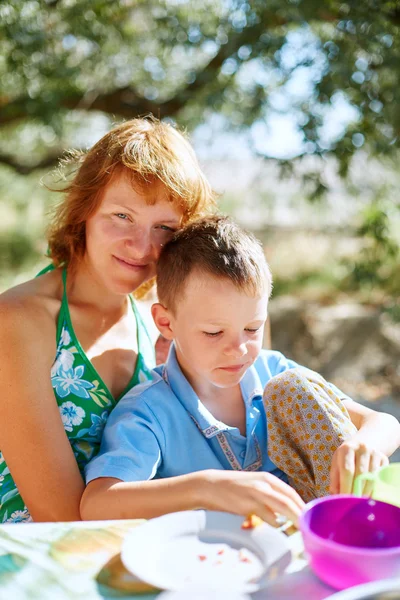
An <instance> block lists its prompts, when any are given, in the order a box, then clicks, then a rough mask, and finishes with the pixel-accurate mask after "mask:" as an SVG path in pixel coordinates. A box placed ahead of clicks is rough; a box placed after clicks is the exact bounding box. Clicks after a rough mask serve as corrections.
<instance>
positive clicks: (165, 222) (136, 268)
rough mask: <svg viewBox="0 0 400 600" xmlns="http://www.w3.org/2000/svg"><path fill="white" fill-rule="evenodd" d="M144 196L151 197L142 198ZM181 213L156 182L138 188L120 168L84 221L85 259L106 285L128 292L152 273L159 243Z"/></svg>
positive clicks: (176, 222)
mask: <svg viewBox="0 0 400 600" xmlns="http://www.w3.org/2000/svg"><path fill="white" fill-rule="evenodd" d="M149 199H151V200H152V201H155V203H154V204H147V202H146V200H149ZM181 219H182V212H181V211H180V210H179V208H178V207H176V206H174V204H172V203H171V202H170V201H169V200H168V192H167V189H166V188H165V186H164V185H163V184H162V183H161V182H160V183H154V184H151V185H149V187H148V188H146V189H145V190H144V191H139V190H135V189H134V188H133V187H132V184H131V181H130V178H129V177H127V176H126V175H124V174H121V175H120V176H119V177H118V178H115V179H114V180H113V181H112V182H110V184H109V185H108V186H107V187H106V189H105V191H104V194H103V198H102V200H101V203H100V206H99V208H98V209H97V211H96V212H95V213H94V215H93V216H92V217H90V218H89V219H88V220H87V222H86V252H85V259H84V260H85V262H86V265H87V266H88V267H89V269H90V270H91V272H93V274H94V275H95V277H96V278H97V279H98V280H100V281H101V282H102V283H103V284H104V285H105V287H106V288H107V289H109V290H110V291H112V292H114V293H117V294H127V293H130V292H132V291H133V290H135V289H137V288H138V287H139V286H140V285H141V284H142V283H144V282H145V281H148V280H149V279H151V278H152V277H154V275H155V272H156V263H157V260H158V257H159V255H160V252H161V249H162V246H163V245H164V244H165V243H166V242H167V241H168V240H169V239H170V238H171V236H172V235H173V233H174V231H176V230H177V229H178V228H179V227H180V224H181Z"/></svg>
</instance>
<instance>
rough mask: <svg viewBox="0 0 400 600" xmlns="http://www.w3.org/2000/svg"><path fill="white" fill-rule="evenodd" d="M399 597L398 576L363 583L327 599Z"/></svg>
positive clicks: (368, 599) (365, 599)
mask: <svg viewBox="0 0 400 600" xmlns="http://www.w3.org/2000/svg"><path fill="white" fill-rule="evenodd" d="M399 598H400V579H398V578H397V579H396V578H394V579H381V580H380V581H371V582H370V583H363V584H362V585H356V586H355V587H351V588H348V589H347V590H344V591H342V592H337V593H336V594H333V595H332V596H329V600H398V599H399ZM327 600H328V599H327Z"/></svg>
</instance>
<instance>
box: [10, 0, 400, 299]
mask: <svg viewBox="0 0 400 600" xmlns="http://www.w3.org/2000/svg"><path fill="white" fill-rule="evenodd" d="M399 29H400V7H399V5H398V2H396V1H394V0H380V1H379V2H378V1H377V0H364V1H363V2H357V1H350V0H348V1H343V0H340V1H336V0H326V1H324V2H320V1H317V0H269V1H268V2H267V1H266V0H254V1H253V2H243V1H242V0H212V1H211V0H203V2H201V3H199V2H196V1H195V0H159V1H156V0H153V1H152V0H150V1H146V2H145V1H143V0H136V1H133V0H119V1H115V2H110V1H109V0H45V1H42V2H39V1H35V0H32V1H31V0H10V1H7V0H3V1H2V3H1V4H0V36H1V48H2V50H1V56H0V75H1V77H0V178H1V180H0V184H1V192H2V194H1V200H0V202H1V205H2V210H3V209H4V211H3V214H4V219H3V222H2V224H1V226H2V229H3V231H6V235H4V236H2V238H3V241H2V242H1V243H0V252H1V257H2V264H1V265H0V266H2V268H3V269H4V270H5V269H9V267H11V268H12V269H13V271H15V270H18V269H19V268H26V266H27V265H28V266H29V261H31V262H32V263H33V262H34V257H36V255H37V254H38V253H40V252H42V251H43V244H42V243H39V242H38V240H37V239H36V238H35V235H36V234H35V232H36V231H37V230H38V229H37V228H38V227H39V226H40V223H41V219H42V213H43V208H44V207H45V206H47V204H48V195H47V194H46V192H43V191H39V188H38V181H39V178H40V176H41V175H42V174H43V173H44V172H46V171H47V170H49V168H51V167H53V166H54V165H55V164H56V163H57V161H58V159H59V158H60V156H61V155H62V154H63V152H64V150H65V149H66V148H70V147H75V148H76V147H86V146H88V145H91V144H92V143H93V142H94V141H96V140H97V139H98V138H99V137H100V136H101V135H102V134H103V133H104V132H105V131H106V130H107V129H108V128H109V127H110V126H111V125H112V124H113V123H114V122H116V121H118V120H119V119H122V118H125V119H126V118H132V117H135V116H137V115H146V114H149V113H153V114H154V115H156V116H158V117H160V118H163V119H169V120H171V121H173V122H176V123H178V124H179V126H184V127H186V128H187V129H188V130H189V132H194V134H196V132H197V135H198V138H199V139H200V140H201V141H202V143H203V146H207V144H209V145H210V148H211V146H212V143H213V142H214V141H215V139H216V138H218V139H219V145H220V146H221V145H222V146H223V145H224V144H225V145H226V146H227V147H230V146H232V147H234V146H235V147H237V154H236V156H238V155H240V152H241V148H246V150H247V151H249V152H250V153H251V154H252V155H253V156H257V157H260V156H261V157H263V158H265V159H270V160H273V161H274V162H275V163H276V162H278V164H279V166H280V170H281V174H282V175H283V176H286V177H292V176H293V173H294V170H295V169H296V168H297V166H298V165H301V166H300V167H299V170H298V171H296V173H297V175H296V176H300V177H301V178H302V181H303V184H304V185H303V196H307V197H308V199H309V200H311V201H314V202H315V201H316V200H318V199H320V198H322V197H323V196H324V195H325V194H326V193H327V192H328V191H329V186H330V184H329V181H328V180H327V177H326V165H327V164H328V162H329V164H330V165H333V166H334V169H335V172H336V174H337V176H338V177H340V178H343V179H345V180H346V177H347V176H348V174H349V171H350V169H351V165H352V161H353V160H354V157H355V156H358V155H360V153H363V154H364V155H366V156H367V157H368V158H369V159H371V160H372V159H374V158H377V159H379V161H382V160H385V161H386V165H388V164H389V168H392V167H391V166H390V165H394V164H395V161H396V160H397V157H398V150H399V144H400V136H399V132H400V111H399V110H398V106H399V105H400V86H399V85H398V79H399V78H398V75H399V70H400V69H399V67H400V36H399ZM285 115H290V119H291V123H292V126H293V128H294V129H295V131H296V134H297V138H296V139H297V142H296V144H295V146H294V147H293V149H292V151H289V152H288V151H286V153H279V151H277V150H276V148H274V147H271V144H268V143H267V141H266V140H267V139H268V132H269V130H270V127H271V123H273V122H274V121H273V120H274V119H275V122H277V121H276V120H277V119H278V120H279V118H280V117H282V116H285ZM282 135H284V134H283V133H282ZM210 156H211V158H212V153H211V155H210ZM299 174H300V175H299ZM349 185H350V184H349ZM386 192H388V190H387V188H386ZM357 193H358V191H357V190H355V191H354V190H353V197H354V196H355V195H357ZM349 198H351V195H350V196H349ZM388 198H390V201H389V204H390V206H389V208H388ZM370 200H371V206H372V207H370V208H367V209H364V219H363V221H362V222H360V223H359V225H358V231H359V233H360V235H361V236H362V239H363V243H362V248H361V254H360V255H359V256H358V257H356V258H355V259H354V260H350V262H348V263H347V270H346V273H345V276H344V277H341V281H342V283H343V286H345V287H346V286H347V288H348V289H352V288H354V287H357V286H360V285H366V286H367V287H368V286H370V285H375V284H378V285H380V286H381V285H383V284H384V281H385V278H386V277H387V275H388V273H389V274H390V273H392V272H393V269H396V268H397V259H398V240H397V239H396V237H395V235H394V234H393V227H392V226H391V219H390V218H389V216H390V214H393V208H395V209H396V210H397V209H398V207H399V204H398V201H396V200H395V199H394V200H393V193H391V190H389V192H388V193H386V194H385V195H383V196H382V190H381V189H378V190H377V192H376V194H375V192H374V194H372V197H371V199H370ZM349 201H350V200H349ZM10 207H12V211H10V210H7V209H9V208H10ZM35 219H36V220H35ZM39 222H40V223H39ZM6 283H8V280H7V282H6ZM3 285H4V284H3Z"/></svg>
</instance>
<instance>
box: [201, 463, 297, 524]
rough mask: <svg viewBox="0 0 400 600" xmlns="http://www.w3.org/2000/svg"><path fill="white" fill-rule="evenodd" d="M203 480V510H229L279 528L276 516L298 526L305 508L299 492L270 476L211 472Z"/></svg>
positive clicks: (203, 474)
mask: <svg viewBox="0 0 400 600" xmlns="http://www.w3.org/2000/svg"><path fill="white" fill-rule="evenodd" d="M197 475H200V473H198V474H197ZM201 479H202V482H203V486H204V487H203V490H202V497H203V499H204V500H205V506H204V508H207V509H209V510H221V511H227V512H231V513H234V514H237V515H242V516H243V517H246V516H247V515H250V514H255V515H257V516H258V517H260V518H261V519H262V520H263V521H266V522H267V523H269V524H270V525H274V526H276V515H277V514H280V515H284V516H285V517H287V518H288V519H290V520H291V521H293V523H294V524H295V525H297V523H298V518H299V516H300V513H301V511H302V509H303V508H304V502H303V500H302V499H301V498H300V496H299V495H298V494H297V492H295V491H294V489H293V488H291V487H290V486H289V485H287V484H286V483H284V482H283V481H281V480H280V479H279V478H278V477H275V476H274V475H271V473H264V472H260V471H256V472H253V473H246V472H243V471H217V470H209V471H202V472H201Z"/></svg>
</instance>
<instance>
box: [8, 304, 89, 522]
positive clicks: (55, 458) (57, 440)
mask: <svg viewBox="0 0 400 600" xmlns="http://www.w3.org/2000/svg"><path fill="white" fill-rule="evenodd" d="M5 296H6V298H4V296H3V297H2V298H1V299H0V449H1V451H2V453H3V456H4V459H5V461H6V462H7V465H8V467H9V469H10V472H11V474H12V476H13V478H14V480H15V483H16V485H17V487H18V490H19V492H20V494H21V496H22V497H23V499H24V502H25V504H26V506H27V507H28V510H29V512H30V513H31V515H32V518H33V520H34V521H70V520H78V519H80V513H79V503H80V499H81V496H82V493H83V489H84V483H83V480H82V477H81V475H80V472H79V469H78V466H77V463H76V460H75V456H74V454H73V451H72V448H71V445H70V443H69V441H68V438H67V436H66V434H65V431H64V427H63V424H62V421H61V417H60V412H59V409H58V406H57V402H56V400H55V397H54V393H53V389H52V386H51V380H50V369H51V366H52V363H53V361H54V358H55V352H56V325H55V319H54V318H52V316H51V315H50V314H49V312H48V311H47V310H46V308H45V307H42V306H40V304H39V303H38V302H36V303H35V302H32V301H28V300H26V299H21V300H19V299H18V297H17V298H15V297H13V296H11V297H9V296H7V294H6V295H5Z"/></svg>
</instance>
